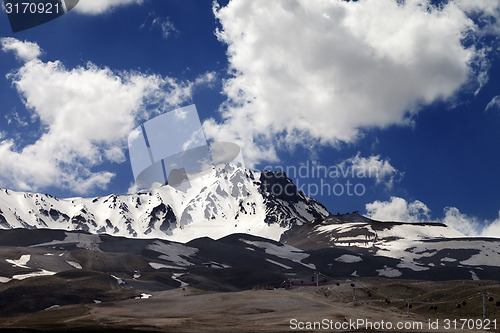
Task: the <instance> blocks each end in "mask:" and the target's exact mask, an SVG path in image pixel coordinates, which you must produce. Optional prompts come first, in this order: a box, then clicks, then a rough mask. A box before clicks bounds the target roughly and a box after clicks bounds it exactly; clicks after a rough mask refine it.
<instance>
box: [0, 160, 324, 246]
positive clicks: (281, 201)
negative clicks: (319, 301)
mask: <svg viewBox="0 0 500 333" xmlns="http://www.w3.org/2000/svg"><path fill="white" fill-rule="evenodd" d="M181 185H182V186H170V185H168V184H166V185H163V186H160V187H157V188H154V189H150V190H144V191H139V192H137V193H135V194H126V195H116V194H111V195H108V196H105V197H95V198H78V197H76V198H66V199H61V198H57V197H54V196H51V195H48V194H39V193H29V192H16V191H11V190H7V189H1V190H0V228H1V229H11V228H18V227H21V228H27V229H36V228H49V229H64V230H82V231H89V232H93V233H96V234H101V233H107V234H110V235H116V236H125V237H139V238H144V237H148V238H152V237H153V238H154V237H156V238H162V239H170V240H177V241H183V242H185V241H189V240H191V239H194V238H197V237H201V236H204V235H209V236H211V237H213V238H220V237H223V236H226V235H229V234H232V233H237V232H244V233H249V234H255V235H260V236H265V237H267V238H271V239H274V240H279V237H280V236H281V234H282V233H283V232H284V231H285V230H288V229H290V228H291V227H292V226H294V225H301V224H303V223H306V222H309V221H310V220H312V219H314V218H318V217H326V216H329V215H330V213H329V212H328V210H327V209H326V208H325V207H324V206H323V205H322V204H321V203H319V202H318V201H316V200H314V199H312V198H309V197H307V196H305V195H304V194H303V193H302V192H300V191H298V189H297V187H296V186H295V185H294V184H293V183H292V181H291V180H290V179H289V178H287V177H286V175H285V174H284V173H280V172H270V171H263V172H255V171H251V170H248V169H245V168H242V167H239V166H234V165H229V164H226V165H219V166H216V167H214V168H213V169H212V170H210V172H208V173H206V174H204V175H202V176H199V177H197V178H195V179H192V180H190V181H189V182H188V183H184V184H181ZM285 189H286V191H285Z"/></svg>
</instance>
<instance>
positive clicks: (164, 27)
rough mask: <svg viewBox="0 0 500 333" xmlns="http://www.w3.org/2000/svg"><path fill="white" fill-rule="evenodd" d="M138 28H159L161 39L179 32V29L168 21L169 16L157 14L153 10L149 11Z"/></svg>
mask: <svg viewBox="0 0 500 333" xmlns="http://www.w3.org/2000/svg"><path fill="white" fill-rule="evenodd" d="M139 28H140V29H144V28H148V29H149V30H159V31H160V32H161V34H162V37H163V39H167V38H169V37H170V36H172V35H175V34H177V33H179V30H177V28H176V27H175V25H174V24H173V23H172V22H171V21H170V18H168V17H160V16H157V15H156V13H155V12H151V13H149V15H148V17H147V18H146V20H145V21H144V23H143V24H141V26H140V27H139Z"/></svg>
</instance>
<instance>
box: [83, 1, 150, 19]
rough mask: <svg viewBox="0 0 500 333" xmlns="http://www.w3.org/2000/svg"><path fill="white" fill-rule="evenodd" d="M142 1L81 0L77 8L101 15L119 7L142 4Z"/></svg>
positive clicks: (90, 13) (84, 11)
mask: <svg viewBox="0 0 500 333" xmlns="http://www.w3.org/2000/svg"><path fill="white" fill-rule="evenodd" d="M142 2H143V1H142V0H80V1H79V2H78V5H77V6H76V7H75V10H76V11H77V12H80V13H82V14H88V15H99V14H104V13H107V12H110V11H112V10H113V9H115V8H117V7H121V6H127V5H133V4H142Z"/></svg>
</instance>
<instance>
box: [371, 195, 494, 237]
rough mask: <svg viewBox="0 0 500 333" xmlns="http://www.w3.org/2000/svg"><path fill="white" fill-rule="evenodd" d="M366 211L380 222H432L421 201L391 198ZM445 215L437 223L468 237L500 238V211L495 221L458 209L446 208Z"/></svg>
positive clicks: (372, 204) (377, 202)
mask: <svg viewBox="0 0 500 333" xmlns="http://www.w3.org/2000/svg"><path fill="white" fill-rule="evenodd" d="M365 209H366V212H367V216H368V217H370V218H372V219H374V220H378V221H397V222H430V210H429V208H428V207H427V206H426V205H425V204H424V203H423V202H421V201H419V200H415V201H413V202H408V201H407V200H405V199H403V198H399V197H391V198H390V200H389V201H378V200H377V201H375V202H372V203H369V204H366V206H365ZM443 213H444V216H443V217H442V218H439V219H438V220H437V221H435V222H440V223H444V224H446V225H447V226H449V227H451V228H453V229H455V230H457V231H459V232H461V233H463V234H464V235H467V236H481V237H497V238H500V211H499V212H498V218H496V219H495V220H493V221H488V220H481V219H479V218H478V217H476V216H472V215H467V214H464V213H462V212H460V210H459V209H458V208H456V207H445V208H444V210H443Z"/></svg>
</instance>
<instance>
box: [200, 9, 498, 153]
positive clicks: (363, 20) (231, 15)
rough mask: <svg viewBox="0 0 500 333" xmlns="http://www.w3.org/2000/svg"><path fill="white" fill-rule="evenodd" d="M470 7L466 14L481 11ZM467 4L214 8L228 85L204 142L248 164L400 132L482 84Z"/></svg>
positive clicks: (481, 58)
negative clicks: (220, 144) (293, 150)
mask: <svg viewBox="0 0 500 333" xmlns="http://www.w3.org/2000/svg"><path fill="white" fill-rule="evenodd" d="M484 4H485V5H484V6H483V7H478V8H476V7H474V8H475V9H474V10H487V9H488V8H489V7H487V6H486V3H484ZM469 7H471V8H472V5H471V3H469V2H465V1H462V4H459V3H457V2H455V1H448V2H446V3H444V4H442V6H440V7H434V6H432V5H429V1H426V0H407V1H396V0H377V1H366V0H360V1H350V2H348V1H340V0H325V1H309V0H286V1H285V0H281V1H280V0H276V1H266V0H239V1H231V2H229V4H228V5H227V6H225V7H222V8H220V7H218V6H217V5H216V6H215V8H214V13H215V15H216V17H217V19H218V20H219V22H220V24H221V29H220V30H219V31H218V32H217V36H218V38H219V40H220V41H222V42H223V43H225V44H226V45H227V55H228V61H229V64H230V69H229V75H230V78H229V79H228V80H226V81H225V84H224V93H225V94H226V95H227V102H226V103H224V104H223V105H222V106H221V108H220V111H221V114H220V115H221V120H220V121H218V120H215V119H210V120H207V121H206V122H205V124H204V129H205V133H206V134H207V136H209V137H211V138H214V139H215V140H217V141H232V142H235V143H237V144H239V145H240V146H241V147H243V153H244V154H245V159H246V160H247V161H249V162H253V163H255V162H260V161H263V160H268V161H276V160H277V159H278V156H277V150H278V149H282V148H286V147H290V146H294V145H297V144H299V145H305V146H310V145H311V144H313V145H315V144H320V145H334V146H335V145H338V144H339V143H341V142H354V141H356V140H357V139H358V138H359V137H360V136H361V135H362V134H361V130H362V129H365V128H374V127H378V128H385V127H387V126H390V125H393V124H408V123H410V119H411V117H412V115H414V114H416V113H417V112H418V111H419V109H420V108H421V107H422V106H424V105H427V104H430V103H433V102H435V101H437V100H447V99H450V98H453V97H454V96H455V94H456V93H457V91H459V89H460V88H461V87H462V86H464V84H465V83H470V82H472V81H481V82H476V83H477V84H476V85H481V84H483V83H484V80H485V76H484V73H478V70H477V69H475V68H482V69H485V68H486V66H480V64H482V63H483V62H484V57H485V53H484V51H483V50H482V49H480V48H478V47H476V46H474V45H468V46H464V43H463V40H464V38H465V37H466V36H469V35H471V34H474V33H476V31H477V30H478V29H479V28H478V26H477V25H476V24H475V23H474V21H473V20H471V19H470V18H469V16H468V13H469V12H471V11H472V9H471V8H469Z"/></svg>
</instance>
